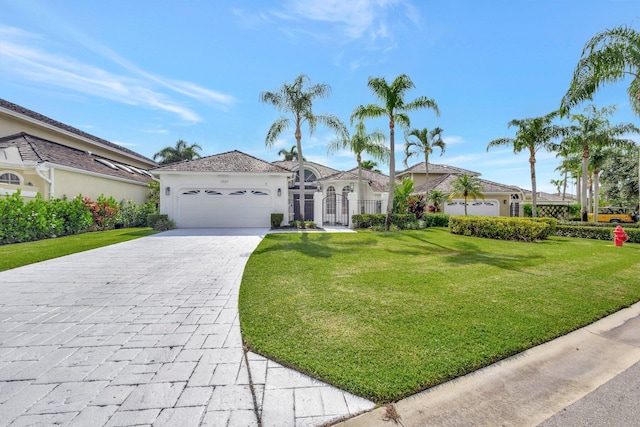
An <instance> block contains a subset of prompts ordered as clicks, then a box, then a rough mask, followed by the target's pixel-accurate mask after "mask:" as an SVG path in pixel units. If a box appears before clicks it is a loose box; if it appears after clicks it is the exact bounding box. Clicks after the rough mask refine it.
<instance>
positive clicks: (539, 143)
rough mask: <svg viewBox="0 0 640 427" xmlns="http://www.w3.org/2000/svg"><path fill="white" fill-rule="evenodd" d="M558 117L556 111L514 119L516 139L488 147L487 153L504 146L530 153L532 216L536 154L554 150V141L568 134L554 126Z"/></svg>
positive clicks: (533, 212)
mask: <svg viewBox="0 0 640 427" xmlns="http://www.w3.org/2000/svg"><path fill="white" fill-rule="evenodd" d="M557 116H558V112H557V111H554V112H552V113H549V114H547V115H546V116H542V117H535V118H530V119H521V120H518V119H514V120H511V121H510V122H509V124H508V126H509V127H511V126H517V127H518V128H519V129H518V130H517V131H516V137H515V138H498V139H494V140H493V141H491V142H490V143H489V145H487V151H489V149H490V148H491V147H499V146H503V145H512V146H513V152H514V153H515V154H517V153H520V152H521V151H523V150H528V151H529V166H530V169H531V194H532V197H531V205H532V206H531V208H532V216H534V217H535V216H536V209H537V206H536V201H537V198H536V192H537V190H536V152H538V150H540V149H541V148H542V149H544V150H547V151H550V150H552V148H553V145H552V142H551V141H552V140H553V139H555V138H558V137H560V136H563V135H565V134H566V133H567V132H568V129H567V128H566V127H562V126H559V125H552V124H551V122H552V121H553V120H554V119H555V118H556V117H557Z"/></svg>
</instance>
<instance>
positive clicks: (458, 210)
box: [444, 199, 500, 216]
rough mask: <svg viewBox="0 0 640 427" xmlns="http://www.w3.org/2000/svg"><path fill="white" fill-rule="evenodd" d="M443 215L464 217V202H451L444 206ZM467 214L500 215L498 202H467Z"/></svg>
mask: <svg viewBox="0 0 640 427" xmlns="http://www.w3.org/2000/svg"><path fill="white" fill-rule="evenodd" d="M444 213H446V214H449V215H464V200H462V199H460V200H451V201H449V202H446V203H445V204H444ZM467 214H468V215H478V216H498V215H500V202H499V201H497V200H469V201H468V202H467Z"/></svg>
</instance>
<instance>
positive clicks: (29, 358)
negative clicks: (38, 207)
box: [0, 229, 373, 426]
mask: <svg viewBox="0 0 640 427" xmlns="http://www.w3.org/2000/svg"><path fill="white" fill-rule="evenodd" d="M266 233H267V230H266V229H211V230H173V231H171V232H166V233H161V234H157V235H154V236H149V237H145V238H142V239H137V240H133V241H129V242H125V243H121V244H117V245H112V246H108V247H104V248H100V249H95V250H91V251H87V252H82V253H78V254H74V255H69V256H66V257H62V258H58V259H53V260H49V261H45V262H41V263H37V264H32V265H29V266H25V267H21V268H17V269H13V270H9V271H6V272H2V273H0V426H7V425H11V426H22V425H52V424H63V425H78V426H86V425H91V426H96V425H107V426H124V425H140V424H143V425H158V426H161V425H176V426H191V425H193V426H198V425H211V426H252V425H253V426H258V425H265V426H266V425H281V426H286V425H291V426H294V425H319V424H322V423H324V422H327V421H331V420H335V419H338V418H340V417H345V416H349V415H353V414H355V413H358V412H361V411H364V410H367V409H370V408H371V407H373V404H372V403H371V402H368V401H366V400H364V399H361V398H358V397H355V396H351V395H349V394H347V393H344V392H342V391H341V390H338V389H335V388H334V387H331V386H328V385H326V384H324V383H321V382H320V381H317V380H314V379H311V378H309V377H306V376H304V375H301V374H299V373H298V372H296V371H293V370H290V369H287V368H284V367H282V366H280V365H278V364H277V363H275V362H271V361H269V360H267V359H264V358H263V357H261V356H259V355H256V354H253V353H248V354H245V352H244V350H243V345H242V344H243V343H242V337H241V334H240V324H239V320H238V304H237V302H238V290H239V286H240V281H241V278H242V274H243V270H244V267H245V264H246V262H247V259H248V257H249V256H250V254H251V253H252V252H253V250H254V249H255V248H256V246H257V245H258V244H259V243H260V241H261V239H262V238H263V237H264V235H265V234H266ZM247 363H249V367H248V366H247Z"/></svg>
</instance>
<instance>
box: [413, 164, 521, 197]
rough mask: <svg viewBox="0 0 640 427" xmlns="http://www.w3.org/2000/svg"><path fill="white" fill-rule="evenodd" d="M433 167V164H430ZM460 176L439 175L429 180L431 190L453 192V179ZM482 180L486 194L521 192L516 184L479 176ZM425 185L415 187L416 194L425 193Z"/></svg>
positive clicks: (483, 190)
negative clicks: (498, 181)
mask: <svg viewBox="0 0 640 427" xmlns="http://www.w3.org/2000/svg"><path fill="white" fill-rule="evenodd" d="M429 167H431V166H429ZM457 177H458V174H447V175H443V176H441V177H438V178H436V179H432V180H429V191H431V190H440V191H442V192H443V193H450V192H451V186H452V183H453V181H454V180H455V179H456V178H457ZM478 179H479V180H480V184H481V185H482V192H483V193H486V194H500V193H503V194H505V193H508V194H511V193H520V192H521V190H520V188H518V187H514V186H510V185H504V184H500V183H497V182H493V181H488V180H486V179H481V178H478ZM425 190H426V189H425V186H424V184H423V185H419V186H418V187H416V188H415V189H414V191H413V192H414V194H415V193H424V192H425Z"/></svg>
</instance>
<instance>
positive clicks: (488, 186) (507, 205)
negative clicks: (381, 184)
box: [397, 162, 524, 216]
mask: <svg viewBox="0 0 640 427" xmlns="http://www.w3.org/2000/svg"><path fill="white" fill-rule="evenodd" d="M463 174H464V175H470V176H475V177H478V179H479V180H480V183H481V185H482V194H483V196H484V198H480V199H477V200H471V201H469V202H468V203H467V213H468V214H469V215H484V216H521V203H522V201H523V200H524V195H523V193H522V189H520V188H518V187H515V186H511V185H505V184H500V183H497V182H493V181H488V180H485V179H482V178H479V177H480V173H478V172H473V171H470V170H466V169H462V168H456V167H454V166H448V165H439V164H432V163H429V191H431V190H440V191H442V192H444V193H450V192H451V184H452V182H453V181H454V180H455V178H456V177H457V176H459V175H463ZM397 177H398V179H399V180H402V179H404V178H411V179H413V181H414V183H415V191H414V192H415V193H417V194H420V193H425V190H426V188H425V184H426V168H425V162H421V163H418V164H416V165H413V166H411V167H410V168H408V169H406V170H404V171H402V172H399V173H398V174H397ZM444 212H445V213H447V214H450V215H463V214H464V200H462V199H452V200H449V201H447V202H446V203H445V206H444Z"/></svg>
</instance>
